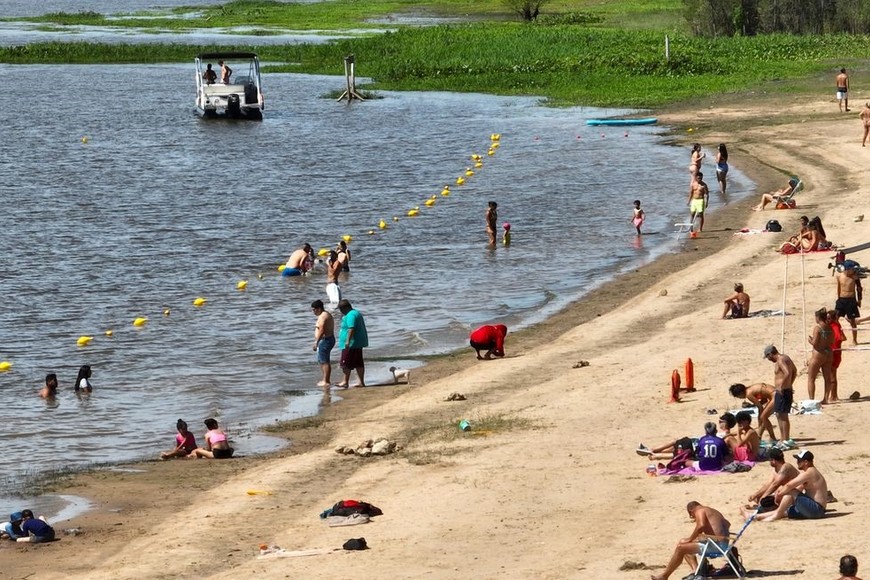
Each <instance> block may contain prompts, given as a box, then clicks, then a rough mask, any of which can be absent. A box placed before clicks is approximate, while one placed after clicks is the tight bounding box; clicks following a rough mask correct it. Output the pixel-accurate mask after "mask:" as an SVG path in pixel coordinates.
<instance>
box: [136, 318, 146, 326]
mask: <svg viewBox="0 0 870 580" xmlns="http://www.w3.org/2000/svg"><path fill="white" fill-rule="evenodd" d="M146 322H148V319H147V318H145V317H144V316H140V317H139V318H135V319H133V326H145V323H146Z"/></svg>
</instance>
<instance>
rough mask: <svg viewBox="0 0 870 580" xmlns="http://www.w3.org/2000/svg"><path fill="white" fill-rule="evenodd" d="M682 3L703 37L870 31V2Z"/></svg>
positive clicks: (696, 0)
mask: <svg viewBox="0 0 870 580" xmlns="http://www.w3.org/2000/svg"><path fill="white" fill-rule="evenodd" d="M683 4H684V6H685V11H686V20H688V22H689V25H690V27H691V29H692V32H693V33H694V34H698V35H701V36H736V35H742V36H755V35H756V34H771V33H777V32H780V33H787V34H830V33H849V34H862V33H867V32H870V0H683Z"/></svg>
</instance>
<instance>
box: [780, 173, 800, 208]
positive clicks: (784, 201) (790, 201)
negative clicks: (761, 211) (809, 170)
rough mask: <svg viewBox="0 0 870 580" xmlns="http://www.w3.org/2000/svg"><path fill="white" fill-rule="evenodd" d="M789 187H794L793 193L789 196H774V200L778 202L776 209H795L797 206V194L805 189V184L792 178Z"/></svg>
mask: <svg viewBox="0 0 870 580" xmlns="http://www.w3.org/2000/svg"><path fill="white" fill-rule="evenodd" d="M788 182H789V185H791V184H792V183H793V184H794V186H793V187H792V190H791V193H789V194H788V195H774V196H773V200H774V201H775V202H776V209H794V208H795V207H796V206H797V203H796V202H795V200H794V196H795V194H797V192H799V191H800V190H802V189H803V188H804V182H803V181H801V180H800V179H798V178H797V177H792V178H791V179H789V180H788Z"/></svg>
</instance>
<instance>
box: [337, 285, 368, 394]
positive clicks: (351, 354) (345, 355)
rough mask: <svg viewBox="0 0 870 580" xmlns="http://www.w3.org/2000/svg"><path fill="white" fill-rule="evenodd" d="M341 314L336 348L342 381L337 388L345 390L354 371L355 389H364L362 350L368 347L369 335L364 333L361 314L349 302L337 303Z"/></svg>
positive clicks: (364, 367) (364, 324)
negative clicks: (339, 357)
mask: <svg viewBox="0 0 870 580" xmlns="http://www.w3.org/2000/svg"><path fill="white" fill-rule="evenodd" d="M338 310H339V311H340V312H341V328H340V329H339V332H338V348H340V349H341V360H340V363H339V364H340V365H341V370H342V372H343V373H344V380H343V381H342V382H340V383H338V385H336V386H337V387H341V388H347V387H348V383H349V381H350V373H351V371H353V370H356V374H357V376H358V377H359V383H357V384H356V385H354V386H355V387H365V386H366V383H365V372H366V366H365V361H364V360H363V349H364V348H367V347H368V345H369V335H368V332H367V331H366V322H365V319H363V315H362V313H360V311H359V310H356V309H355V308H354V307H353V306H352V305H351V303H350V301H349V300H346V299H344V300H341V301H339V303H338Z"/></svg>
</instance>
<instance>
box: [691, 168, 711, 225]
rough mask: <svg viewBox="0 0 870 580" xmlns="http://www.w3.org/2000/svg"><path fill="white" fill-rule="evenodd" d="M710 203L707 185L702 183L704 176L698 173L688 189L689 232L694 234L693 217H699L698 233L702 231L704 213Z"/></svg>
mask: <svg viewBox="0 0 870 580" xmlns="http://www.w3.org/2000/svg"><path fill="white" fill-rule="evenodd" d="M709 202H710V190H709V188H708V187H707V184H706V183H704V174H703V173H701V172H700V171H699V172H698V173H697V174H696V175H695V176H694V178H693V180H692V185H691V187H690V188H689V211H690V212H692V215H691V217H690V218H689V221H690V222H691V223H692V226H691V228H690V230H689V231H691V232H692V233H693V234H694V233H695V217H696V216H700V218H701V223H700V224H699V225H698V231H699V232H700V231H703V230H704V212H705V211H706V209H707V204H708V203H709Z"/></svg>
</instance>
